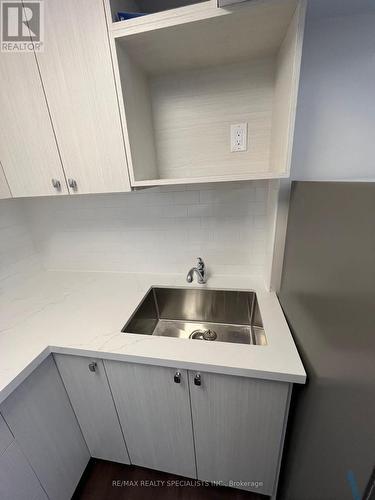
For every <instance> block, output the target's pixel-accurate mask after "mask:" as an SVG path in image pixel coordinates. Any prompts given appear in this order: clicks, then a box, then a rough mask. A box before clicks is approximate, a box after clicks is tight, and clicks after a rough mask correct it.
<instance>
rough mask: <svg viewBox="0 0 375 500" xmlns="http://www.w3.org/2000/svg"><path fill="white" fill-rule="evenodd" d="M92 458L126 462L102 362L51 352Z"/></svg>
mask: <svg viewBox="0 0 375 500" xmlns="http://www.w3.org/2000/svg"><path fill="white" fill-rule="evenodd" d="M54 358H55V361H56V364H57V368H58V370H59V372H60V375H61V378H62V379H63V382H64V385H65V388H66V390H67V393H68V396H69V398H70V402H71V403H72V406H73V409H74V412H75V414H76V417H77V419H78V422H79V425H80V427H81V429H82V433H83V435H84V438H85V440H86V444H87V446H88V448H89V450H90V454H91V456H92V457H95V458H101V459H102V460H110V461H112V462H120V463H123V464H129V463H130V461H129V456H128V452H127V450H126V446H125V441H124V437H123V434H122V431H121V427H120V422H119V420H118V416H117V412H116V408H115V405H114V402H113V399H112V394H111V390H110V388H109V385H108V380H107V376H106V373H105V370H104V364H103V361H102V360H100V359H91V358H84V357H80V356H66V355H64V354H55V355H54Z"/></svg>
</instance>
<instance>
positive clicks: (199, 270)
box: [186, 257, 207, 285]
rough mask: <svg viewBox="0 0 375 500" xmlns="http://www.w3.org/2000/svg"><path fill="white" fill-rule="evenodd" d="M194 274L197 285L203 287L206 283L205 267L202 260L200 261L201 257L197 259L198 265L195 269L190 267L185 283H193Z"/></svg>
mask: <svg viewBox="0 0 375 500" xmlns="http://www.w3.org/2000/svg"><path fill="white" fill-rule="evenodd" d="M194 273H196V274H197V276H198V283H199V284H200V285H204V284H205V283H207V272H206V267H205V265H204V262H203V259H201V257H198V265H197V267H192V268H191V269H190V271H189V272H188V273H187V276H186V281H187V282H188V283H192V282H193V279H194Z"/></svg>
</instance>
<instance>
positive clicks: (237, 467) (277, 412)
mask: <svg viewBox="0 0 375 500" xmlns="http://www.w3.org/2000/svg"><path fill="white" fill-rule="evenodd" d="M196 375H197V374H196V373H195V372H189V382H190V384H189V385H190V394H191V405H192V415H193V428H194V438H195V448H196V459H197V472H198V479H200V480H203V481H217V482H219V483H221V484H224V485H227V486H232V487H234V488H241V489H244V490H249V491H256V492H258V493H262V494H265V495H272V494H273V492H274V487H275V483H276V477H277V473H278V466H279V460H280V456H281V455H280V453H281V448H282V443H283V438H284V427H285V421H286V413H287V408H288V405H289V391H290V387H289V384H287V383H282V382H273V381H264V380H256V379H250V378H245V377H234V376H228V375H218V374H213V373H201V374H199V375H200V377H198V380H197V378H196ZM199 383H200V385H199Z"/></svg>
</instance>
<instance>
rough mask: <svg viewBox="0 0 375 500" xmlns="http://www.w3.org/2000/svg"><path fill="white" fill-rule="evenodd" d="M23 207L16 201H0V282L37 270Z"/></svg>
mask: <svg viewBox="0 0 375 500" xmlns="http://www.w3.org/2000/svg"><path fill="white" fill-rule="evenodd" d="M39 267H40V263H39V259H38V257H37V255H36V250H35V247H34V243H33V240H32V238H31V235H30V231H29V227H28V224H27V223H26V219H25V215H24V211H23V207H22V205H21V204H20V203H18V202H17V201H16V200H1V201H0V280H3V279H5V278H8V277H10V276H12V275H15V274H18V273H21V272H22V273H25V272H28V271H33V270H35V269H37V268H38V269H39Z"/></svg>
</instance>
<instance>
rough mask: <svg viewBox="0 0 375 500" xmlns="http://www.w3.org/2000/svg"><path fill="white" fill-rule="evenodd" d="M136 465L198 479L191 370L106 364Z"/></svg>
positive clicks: (114, 362) (115, 362) (128, 364)
mask: <svg viewBox="0 0 375 500" xmlns="http://www.w3.org/2000/svg"><path fill="white" fill-rule="evenodd" d="M105 366H106V370H107V374H108V379H109V384H110V386H111V388H112V393H113V397H114V400H115V404H116V406H117V410H118V413H119V417H120V421H121V425H122V428H123V431H124V434H125V441H126V444H127V447H128V451H129V456H130V460H131V463H132V464H134V465H140V466H143V467H148V468H150V469H157V470H163V471H165V472H170V473H172V474H179V475H182V476H187V477H195V476H196V470H195V461H194V444H193V433H192V425H191V411H190V403H189V389H188V375H187V372H186V371H185V370H177V369H176V370H175V369H172V368H165V367H159V366H149V365H139V364H133V363H124V362H118V361H105Z"/></svg>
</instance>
